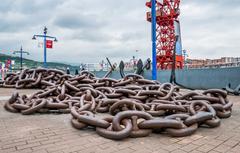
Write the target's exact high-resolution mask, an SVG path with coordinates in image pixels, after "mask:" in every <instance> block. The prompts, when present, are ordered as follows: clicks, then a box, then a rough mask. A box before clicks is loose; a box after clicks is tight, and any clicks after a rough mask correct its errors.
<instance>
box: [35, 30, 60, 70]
mask: <svg viewBox="0 0 240 153" xmlns="http://www.w3.org/2000/svg"><path fill="white" fill-rule="evenodd" d="M37 37H40V38H43V49H44V62H43V66H44V67H45V68H46V67H47V38H48V39H53V40H54V41H55V42H57V38H56V37H53V36H48V35H47V28H46V27H44V30H43V35H33V38H32V39H33V40H36V38H37Z"/></svg>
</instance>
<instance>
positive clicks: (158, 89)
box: [2, 69, 233, 140]
mask: <svg viewBox="0 0 240 153" xmlns="http://www.w3.org/2000/svg"><path fill="white" fill-rule="evenodd" d="M2 87H15V88H41V89H43V90H41V91H38V92H36V93H34V94H32V95H31V96H26V95H19V94H18V93H17V92H15V93H13V94H12V97H11V98H10V99H9V100H8V101H7V102H6V103H5V105H4V107H5V109H6V110H8V111H10V112H13V113H18V112H19V113H22V114H23V115H29V114H34V113H49V112H54V113H71V115H72V120H71V124H72V126H73V127H74V128H77V129H86V128H88V127H94V128H95V129H96V132H97V133H98V134H99V135H101V136H103V137H106V138H109V139H116V140H120V139H124V138H127V137H134V138H136V137H145V136H148V135H149V134H150V133H152V132H157V133H167V134H169V135H170V136H176V137H182V136H188V135H191V134H193V133H194V132H196V130H197V129H198V127H200V126H201V127H211V128H213V127H217V126H219V125H220V122H221V121H220V118H228V117H230V116H231V113H232V106H233V103H232V102H230V101H229V100H228V98H227V93H226V92H225V91H222V90H218V89H211V90H206V91H203V92H202V93H199V92H195V91H191V92H188V93H186V92H180V89H179V87H177V86H174V85H172V84H170V83H163V84H161V83H159V82H157V81H151V80H146V79H144V78H143V77H142V76H140V75H135V74H129V75H126V76H125V77H124V78H123V79H120V80H116V79H112V78H97V77H95V76H94V75H93V74H92V73H90V72H87V71H83V72H81V73H80V74H79V75H77V76H71V75H67V74H65V73H64V72H62V71H59V70H51V69H35V70H30V69H26V70H23V71H22V72H21V73H18V74H15V73H11V74H8V75H7V78H6V80H5V81H4V82H3V83H2ZM100 113H104V114H108V115H107V116H106V115H105V116H104V117H100V116H102V115H97V114H100Z"/></svg>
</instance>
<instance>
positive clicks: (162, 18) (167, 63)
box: [146, 0, 183, 70]
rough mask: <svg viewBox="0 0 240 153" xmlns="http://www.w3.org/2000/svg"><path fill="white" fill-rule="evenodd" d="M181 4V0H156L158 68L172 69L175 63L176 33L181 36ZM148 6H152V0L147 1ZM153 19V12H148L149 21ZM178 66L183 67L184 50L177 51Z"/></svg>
mask: <svg viewBox="0 0 240 153" xmlns="http://www.w3.org/2000/svg"><path fill="white" fill-rule="evenodd" d="M179 5H180V0H162V3H160V2H159V1H158V0H156V24H157V29H156V32H157V38H156V39H157V44H156V45H157V57H156V58H157V67H158V69H162V70H164V69H171V68H172V65H173V60H174V58H173V51H174V48H175V43H176V35H179V36H180V34H177V29H179V33H180V28H179V27H180V26H179V25H180V24H179V18H178V17H179V15H180V9H179ZM146 6H147V7H149V8H151V1H150V2H147V3H146ZM151 20H152V18H151V12H147V21H149V22H151ZM177 26H178V27H177ZM180 39H181V38H180ZM180 45H181V44H180ZM176 68H179V69H182V68H183V56H182V51H177V52H176Z"/></svg>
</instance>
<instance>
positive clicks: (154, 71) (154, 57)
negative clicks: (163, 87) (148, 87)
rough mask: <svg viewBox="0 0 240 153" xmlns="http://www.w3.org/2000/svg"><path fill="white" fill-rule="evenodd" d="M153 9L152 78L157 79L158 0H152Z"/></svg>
mask: <svg viewBox="0 0 240 153" xmlns="http://www.w3.org/2000/svg"><path fill="white" fill-rule="evenodd" d="M151 4H152V7H151V11H152V80H157V53H156V0H151Z"/></svg>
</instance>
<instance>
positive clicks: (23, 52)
mask: <svg viewBox="0 0 240 153" xmlns="http://www.w3.org/2000/svg"><path fill="white" fill-rule="evenodd" d="M13 54H20V67H21V70H22V67H23V54H27V55H30V53H29V52H27V51H23V48H22V46H21V48H20V50H19V51H14V52H13Z"/></svg>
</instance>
